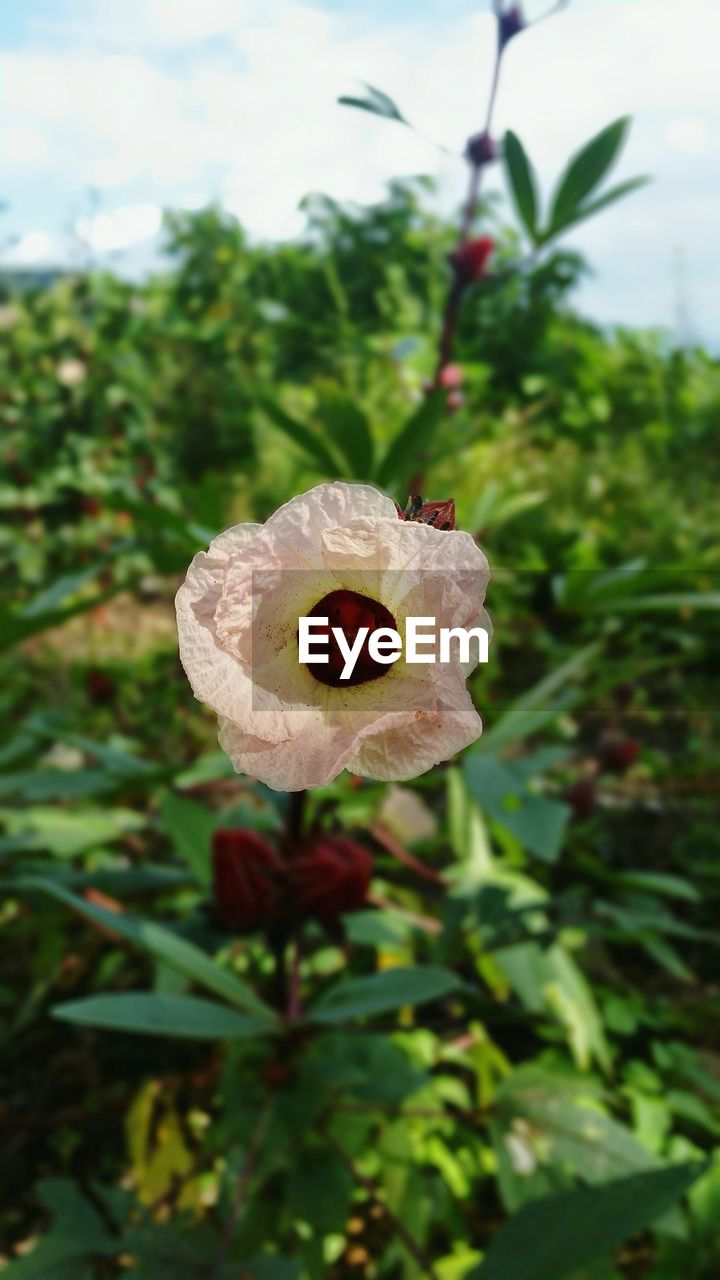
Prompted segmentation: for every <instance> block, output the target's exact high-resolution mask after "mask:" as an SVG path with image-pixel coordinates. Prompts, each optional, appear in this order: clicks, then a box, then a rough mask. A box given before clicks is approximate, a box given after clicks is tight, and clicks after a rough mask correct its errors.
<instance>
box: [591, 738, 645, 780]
mask: <svg viewBox="0 0 720 1280" xmlns="http://www.w3.org/2000/svg"><path fill="white" fill-rule="evenodd" d="M639 755H640V744H639V743H638V742H636V741H635V739H634V738H618V739H614V740H612V741H608V742H605V743H604V744H603V746H602V749H601V752H600V763H601V764H602V766H603V768H604V769H607V770H608V772H609V773H625V770H626V769H630V768H632V766H633V765H634V764H635V761H636V760H637V758H638V756H639Z"/></svg>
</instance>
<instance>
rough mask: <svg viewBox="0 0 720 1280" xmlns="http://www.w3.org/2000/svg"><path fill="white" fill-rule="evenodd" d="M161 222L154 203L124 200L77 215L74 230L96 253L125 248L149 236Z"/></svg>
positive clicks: (158, 211) (156, 232)
mask: <svg viewBox="0 0 720 1280" xmlns="http://www.w3.org/2000/svg"><path fill="white" fill-rule="evenodd" d="M161 226H162V210H161V209H160V208H159V207H158V206H157V205H156V204H126V205H121V206H120V207H119V208H117V209H112V210H110V211H108V212H103V213H97V214H94V215H92V216H90V217H85V218H78V220H77V222H76V223H75V234H76V235H77V236H78V238H79V239H80V240H82V241H83V242H84V243H85V244H86V245H87V246H88V248H90V249H92V250H94V251H96V252H98V253H111V252H114V251H116V250H118V249H129V248H131V247H132V246H133V245H135V244H140V243H141V242H142V241H143V240H152V238H153V236H156V235H157V234H158V232H159V231H160V228H161Z"/></svg>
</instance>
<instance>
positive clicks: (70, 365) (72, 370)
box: [55, 356, 87, 387]
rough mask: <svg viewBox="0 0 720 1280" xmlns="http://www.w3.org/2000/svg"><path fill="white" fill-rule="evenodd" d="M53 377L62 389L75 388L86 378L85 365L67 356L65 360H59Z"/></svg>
mask: <svg viewBox="0 0 720 1280" xmlns="http://www.w3.org/2000/svg"><path fill="white" fill-rule="evenodd" d="M55 376H56V378H57V380H58V382H60V383H61V384H62V386H63V387H77V386H79V385H80V383H81V382H84V381H85V379H86V377H87V365H85V364H84V363H83V361H82V360H76V359H75V358H74V357H73V356H68V358H67V359H66V360H60V361H59V362H58V364H57V365H56V367H55Z"/></svg>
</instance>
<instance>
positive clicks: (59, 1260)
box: [0, 1178, 118, 1280]
mask: <svg viewBox="0 0 720 1280" xmlns="http://www.w3.org/2000/svg"><path fill="white" fill-rule="evenodd" d="M37 1193H38V1196H39V1198H40V1199H41V1201H42V1202H43V1204H44V1205H45V1206H46V1208H47V1209H48V1210H49V1211H50V1213H51V1214H52V1218H53V1224H52V1227H51V1228H50V1230H49V1231H48V1233H47V1234H46V1235H44V1236H43V1237H42V1239H41V1240H39V1241H38V1243H37V1244H36V1245H35V1248H34V1249H33V1250H32V1251H31V1252H30V1253H29V1254H26V1255H25V1256H24V1257H22V1258H18V1259H17V1261H14V1262H12V1263H11V1264H10V1265H9V1266H8V1267H7V1268H6V1269H4V1270H2V1271H1V1272H0V1274H2V1276H3V1277H5V1276H7V1280H90V1277H91V1268H90V1266H89V1265H88V1267H87V1268H86V1267H85V1265H84V1264H85V1262H86V1260H88V1259H89V1258H90V1256H92V1255H113V1254H115V1253H117V1251H118V1241H117V1239H116V1238H114V1237H112V1236H111V1235H110V1234H109V1232H108V1231H107V1229H106V1227H105V1225H104V1224H103V1222H102V1221H101V1219H100V1217H99V1215H98V1213H97V1212H96V1211H95V1209H94V1208H93V1207H92V1205H90V1203H89V1202H88V1201H87V1200H86V1199H85V1197H84V1196H83V1195H82V1194H81V1193H80V1191H79V1190H78V1188H77V1187H76V1186H75V1184H74V1183H73V1182H70V1181H68V1180H66V1179H64V1178H44V1179H42V1180H41V1181H40V1182H39V1183H38V1186H37Z"/></svg>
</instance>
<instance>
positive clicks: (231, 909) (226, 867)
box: [212, 827, 285, 930]
mask: <svg viewBox="0 0 720 1280" xmlns="http://www.w3.org/2000/svg"><path fill="white" fill-rule="evenodd" d="M212 856H213V897H214V908H215V914H216V916H217V918H218V920H219V921H220V923H221V924H223V925H225V927H226V928H229V929H239V930H244V929H258V928H260V927H262V926H263V925H267V924H269V923H270V922H271V921H272V920H274V919H275V918H276V917H277V913H278V908H279V901H280V891H281V886H282V875H283V872H284V870H285V866H284V863H283V861H282V859H281V858H280V856H279V854H277V853H276V851H275V850H274V849H273V847H272V845H271V844H270V843H269V842H268V841H267V840H265V839H264V837H263V836H261V835H258V833H257V831H251V830H250V829H247V828H244V827H236V828H228V827H223V828H220V829H219V830H217V831H216V832H215V833H214V835H213V849H212Z"/></svg>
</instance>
